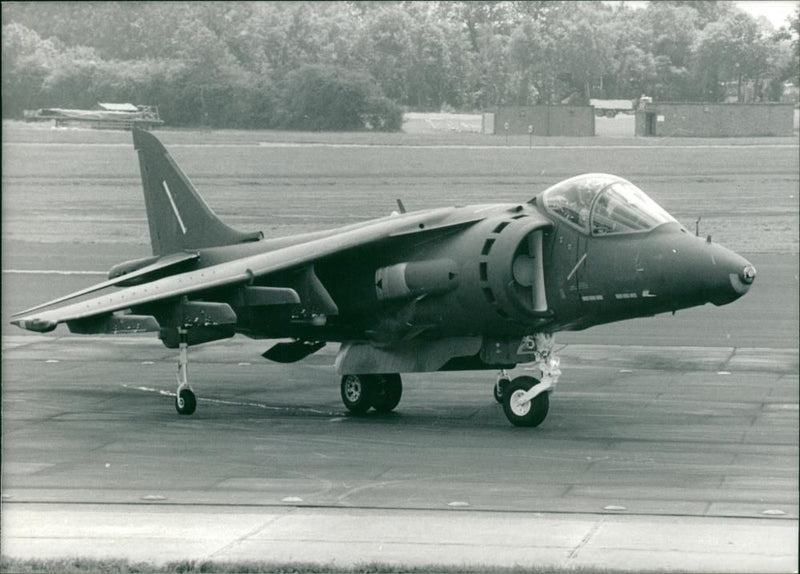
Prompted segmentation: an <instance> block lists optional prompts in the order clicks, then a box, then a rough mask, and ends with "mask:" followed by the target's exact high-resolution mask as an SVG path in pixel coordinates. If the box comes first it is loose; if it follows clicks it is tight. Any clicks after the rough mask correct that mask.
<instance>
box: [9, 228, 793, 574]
mask: <svg viewBox="0 0 800 574" xmlns="http://www.w3.org/2000/svg"><path fill="white" fill-rule="evenodd" d="M6 247H8V245H6ZM12 247H13V249H10V250H9V251H10V253H11V257H10V258H5V259H4V267H5V269H4V273H3V319H4V325H3V329H2V333H3V339H2V361H3V371H2V377H3V381H2V382H3V452H2V478H3V487H2V496H3V500H2V552H3V554H4V555H6V556H13V557H61V556H65V555H66V556H69V555H83V556H89V557H96V558H99V557H110V558H120V557H123V558H130V559H132V560H152V561H155V562H165V561H171V560H178V559H182V558H186V559H214V560H264V561H275V562H283V561H294V562H317V563H321V564H337V565H348V564H356V563H368V562H388V563H394V564H408V565H420V564H455V565H458V564H490V565H498V566H514V565H522V566H542V565H552V566H557V567H566V568H570V567H573V566H584V567H590V568H593V567H597V568H615V569H621V570H632V571H642V570H645V569H650V570H654V569H659V568H663V569H683V570H689V571H710V572H718V571H731V572H735V571H744V572H767V571H775V572H793V571H795V570H796V567H797V558H798V552H797V534H798V529H797V524H798V488H797V484H798V351H797V337H798V333H797V314H798V302H797V297H798V295H797V293H798V291H797V281H798V279H797V277H798V275H797V273H798V270H797V257H796V256H792V255H757V254H756V255H748V257H749V258H750V260H751V261H752V262H753V263H754V264H755V265H756V267H757V268H758V270H759V277H758V279H757V282H756V285H755V287H754V288H753V290H752V291H751V293H749V294H748V295H747V296H746V297H744V298H742V299H741V300H740V301H737V302H736V303H735V304H733V305H730V306H726V307H722V308H716V307H713V306H705V307H702V308H699V309H695V310H687V311H683V312H680V313H678V315H677V316H675V317H672V316H668V315H667V316H659V317H655V318H652V319H637V320H634V321H629V322H624V323H619V324H616V325H609V326H604V327H598V328H595V329H591V330H588V331H586V332H581V333H563V334H559V335H558V336H557V343H558V347H559V349H560V352H559V353H560V356H561V358H562V369H563V371H564V375H563V376H562V378H561V382H560V383H559V385H558V388H557V389H556V391H555V394H554V395H553V396H552V397H551V409H550V414H549V416H548V419H547V420H546V421H545V423H544V424H543V425H542V426H541V427H539V428H537V429H518V428H514V427H512V426H510V425H509V424H508V422H507V421H506V420H505V417H504V416H503V414H502V410H501V408H500V406H499V405H497V404H496V403H495V402H494V400H493V399H492V397H491V385H492V383H493V377H494V373H493V372H485V373H480V372H477V373H476V372H473V373H442V374H424V375H407V376H405V377H404V383H405V393H404V397H403V401H402V402H401V404H400V406H399V408H398V410H397V412H396V413H393V414H391V415H388V416H377V415H372V416H366V417H362V418H358V417H352V416H348V415H347V414H346V412H345V409H344V407H343V406H342V404H341V400H340V398H339V388H338V379H337V377H336V376H335V373H334V371H333V368H332V366H331V365H332V362H333V356H334V352H335V347H327V348H325V349H323V350H322V351H321V352H320V353H318V354H317V355H314V356H312V357H311V358H309V359H308V360H306V361H304V362H301V363H297V364H295V365H291V366H284V365H277V364H274V363H270V362H268V361H265V360H263V359H262V358H261V357H260V356H259V355H260V353H261V352H263V351H264V350H265V349H266V348H267V347H268V346H269V343H268V342H263V341H262V342H258V341H250V340H247V339H244V338H239V337H237V338H235V339H232V340H229V341H224V342H217V343H212V344H209V345H203V346H200V347H196V348H192V349H191V351H190V379H191V381H192V384H193V386H194V388H195V390H196V392H197V393H198V395H199V397H200V402H199V406H198V411H197V413H195V415H194V416H192V417H188V418H184V417H179V416H178V415H177V414H176V413H175V411H174V408H173V405H172V401H173V398H172V396H171V393H173V392H174V386H175V384H174V371H175V364H176V356H175V353H174V351H170V350H168V349H166V348H164V347H163V346H162V345H161V344H160V342H159V341H158V340H157V339H156V338H155V337H154V336H151V335H150V336H148V335H143V336H129V337H79V336H72V335H69V334H68V332H67V331H66V329H64V328H63V327H60V328H59V330H58V331H56V332H55V333H54V334H53V335H46V336H40V335H35V334H31V333H27V332H24V331H21V330H19V329H16V328H14V327H13V326H10V325H8V324H7V319H8V313H9V311H10V310H19V309H23V308H25V307H27V306H30V305H33V304H36V303H39V302H42V301H45V300H49V299H51V298H54V297H56V296H58V295H61V294H64V293H67V292H70V291H72V290H74V289H78V288H80V287H82V286H85V285H88V284H91V283H94V282H96V281H98V280H100V277H98V276H93V275H84V274H78V275H72V274H59V273H55V272H47V273H30V272H29V270H40V271H41V270H48V269H49V270H70V269H79V270H95V269H106V268H108V267H110V266H111V265H112V264H113V263H114V262H118V261H120V260H123V259H126V258H128V259H130V258H133V257H136V256H140V254H139V253H136V252H135V250H133V249H131V248H130V247H124V246H113V245H111V246H102V245H100V246H93V247H92V249H91V250H88V249H86V248H85V247H80V248H79V247H78V246H71V245H58V246H47V245H46V244H29V245H26V244H14V245H13V246H12ZM14 270H17V271H18V272H11V271H14ZM26 270H28V271H26Z"/></svg>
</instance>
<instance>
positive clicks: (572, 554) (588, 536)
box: [566, 516, 606, 564]
mask: <svg viewBox="0 0 800 574" xmlns="http://www.w3.org/2000/svg"><path fill="white" fill-rule="evenodd" d="M605 521H606V517H605V516H601V517H600V520H598V521H597V522H595V523H594V524H592V527H591V528H589V531H588V532H587V533H586V535H585V536H584V537H583V538H582V539H581V541H580V542H578V544H576V545H575V548H573V549H572V550H571V551H570V553H569V555H568V556H567V560H566V563H567V564H569V562H570V561H571V560H574V559H575V558H577V556H578V553H579V552H580V551H581V548H583V547H584V546H586V545H587V544H588V543H589V541H590V540H591V539H592V538H594V535H595V534H597V532H598V531H599V530H600V528H601V527H602V526H603V524H604V523H605Z"/></svg>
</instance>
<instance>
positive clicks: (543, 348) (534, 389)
mask: <svg viewBox="0 0 800 574" xmlns="http://www.w3.org/2000/svg"><path fill="white" fill-rule="evenodd" d="M526 339H527V340H525V339H524V340H523V345H526V344H527V346H528V350H529V351H531V350H532V352H533V355H534V359H535V362H534V363H533V365H532V367H533V368H534V369H536V368H538V369H539V370H541V372H542V375H541V378H539V379H537V378H535V377H530V376H526V375H524V376H520V377H516V378H514V379H511V378H510V377H509V375H508V372H507V371H506V370H505V369H503V370H501V371H500V373H499V374H498V375H497V382H496V383H495V385H494V399H495V400H496V401H497V402H498V403H500V404H502V405H503V412H504V413H505V415H506V418H507V419H508V421H509V422H510V423H511V424H512V425H514V426H520V427H536V426H539V425H540V424H542V423H543V422H544V419H545V418H546V417H547V411H548V410H549V409H550V393H551V392H553V388H554V387H555V384H556V383H557V382H558V377H559V376H561V369H559V368H558V365H559V363H560V360H559V358H558V357H556V356H555V355H553V354H552V347H553V337H552V335H546V334H537V335H536V336H535V337H531V338H527V337H526ZM520 348H522V346H520Z"/></svg>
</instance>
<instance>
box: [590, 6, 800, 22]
mask: <svg viewBox="0 0 800 574" xmlns="http://www.w3.org/2000/svg"><path fill="white" fill-rule="evenodd" d="M605 1H606V3H607V4H619V3H621V2H623V1H624V2H625V4H628V5H629V6H632V7H634V8H635V7H637V5H638V6H642V7H644V6H645V5H647V4H648V2H647V0H627V1H626V0H605ZM799 1H800V0H771V1H765V0H759V1H737V2H735V4H736V5H737V6H739V8H741V9H742V10H744V11H745V12H748V13H749V14H751V15H752V16H755V17H758V16H766V18H767V19H768V20H769V21H770V22H772V25H773V26H775V27H776V28H780V27H781V26H783V25H784V24H786V18H787V17H788V16H790V15H791V14H792V13H793V12H794V10H795V7H796V6H797V4H798V2H799Z"/></svg>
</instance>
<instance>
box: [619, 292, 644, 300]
mask: <svg viewBox="0 0 800 574" xmlns="http://www.w3.org/2000/svg"><path fill="white" fill-rule="evenodd" d="M614 298H615V299H638V298H639V295H637V294H636V293H615V294H614Z"/></svg>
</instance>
